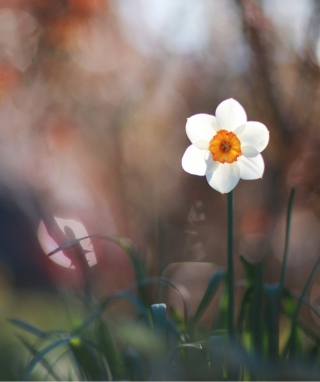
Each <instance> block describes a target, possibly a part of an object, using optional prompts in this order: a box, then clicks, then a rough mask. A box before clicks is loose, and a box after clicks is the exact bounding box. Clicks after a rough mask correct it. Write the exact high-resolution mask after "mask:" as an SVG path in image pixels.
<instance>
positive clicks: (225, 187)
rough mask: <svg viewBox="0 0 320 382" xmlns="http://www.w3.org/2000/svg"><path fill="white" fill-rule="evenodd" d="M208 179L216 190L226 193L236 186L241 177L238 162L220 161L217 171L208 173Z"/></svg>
mask: <svg viewBox="0 0 320 382" xmlns="http://www.w3.org/2000/svg"><path fill="white" fill-rule="evenodd" d="M206 175H207V181H208V182H209V184H210V186H211V187H212V188H214V189H215V190H217V191H219V192H221V194H224V193H226V192H230V191H231V190H233V189H234V188H235V186H236V185H237V184H238V182H239V179H240V169H239V165H238V163H236V162H234V163H231V164H229V163H224V164H222V163H220V164H219V166H218V167H217V168H216V170H215V171H213V172H212V173H209V172H208V173H207V174H206Z"/></svg>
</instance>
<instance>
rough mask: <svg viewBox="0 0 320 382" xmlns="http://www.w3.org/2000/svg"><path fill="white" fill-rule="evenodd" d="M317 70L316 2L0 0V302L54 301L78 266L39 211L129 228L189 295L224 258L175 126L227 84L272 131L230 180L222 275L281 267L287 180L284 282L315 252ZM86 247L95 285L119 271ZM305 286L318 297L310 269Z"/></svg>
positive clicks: (206, 107)
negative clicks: (55, 257) (247, 176)
mask: <svg viewBox="0 0 320 382" xmlns="http://www.w3.org/2000/svg"><path fill="white" fill-rule="evenodd" d="M319 80H320V4H319V2H318V1H316V0H294V1H292V0H282V1H281V2H280V1H277V0H261V1H258V0H187V1H186V0H174V1H171V0H133V1H130V0H113V1H111V0H49V1H48V0H0V274H1V277H0V283H1V287H0V308H1V312H2V314H1V316H2V317H3V318H5V317H8V316H12V315H16V316H18V317H20V318H21V319H25V320H28V319H29V320H31V321H32V320H33V321H34V322H38V323H39V324H40V325H44V326H50V325H52V322H55V320H56V319H61V316H63V314H64V313H63V307H62V306H61V305H59V302H58V299H57V297H56V294H55V293H56V292H55V291H56V289H57V288H60V289H61V288H62V289H63V288H67V289H68V288H71V289H72V288H75V289H76V288H77V287H78V286H79V277H78V275H77V274H76V272H75V271H74V270H73V269H70V267H69V268H68V267H67V268H63V267H61V266H60V265H58V264H56V263H54V262H52V261H51V260H50V259H48V258H47V257H46V256H45V249H46V247H45V245H44V244H43V241H44V240H45V239H44V238H43V237H42V238H40V241H41V240H42V243H39V237H38V229H39V225H40V222H41V221H42V222H43V223H42V224H44V226H45V227H46V228H47V235H49V236H50V237H51V238H52V239H54V240H55V241H56V242H59V241H62V240H63V239H66V235H65V233H64V232H63V229H62V230H61V229H59V228H57V225H56V224H55V220H54V217H58V218H60V219H69V220H70V219H72V220H76V221H78V222H81V224H82V225H83V227H84V228H85V230H86V231H87V232H89V233H91V232H105V233H111V232H118V233H119V234H121V235H124V236H126V237H129V238H130V239H131V240H132V242H133V243H134V245H135V246H136V248H137V249H138V250H139V251H143V253H144V254H145V255H146V256H147V259H148V267H149V271H150V274H154V275H157V274H160V273H161V272H164V273H163V274H164V275H165V276H166V277H170V278H172V279H173V280H176V281H177V282H179V283H181V284H182V285H184V286H185V288H186V290H187V292H188V293H189V297H190V300H191V305H192V304H195V301H197V299H198V298H199V296H200V295H201V293H202V292H203V288H205V285H206V281H207V279H208V277H209V276H210V273H211V272H212V269H215V268H217V267H222V266H225V265H226V240H225V237H226V196H225V195H221V194H219V193H218V192H216V191H214V190H213V189H211V188H210V187H209V186H208V184H207V182H206V179H205V177H197V176H192V175H190V174H187V173H185V172H183V170H182V168H181V158H182V155H183V153H184V151H185V149H186V147H187V146H188V145H189V141H188V139H187V137H186V134H185V123H186V119H187V118H188V117H190V116H191V115H193V114H197V113H208V114H214V113H215V109H216V107H217V105H218V104H219V103H220V102H221V101H223V100H224V99H227V98H230V97H233V98H235V99H237V100H238V101H239V102H240V103H241V104H242V105H243V106H244V108H245V109H246V111H247V115H248V119H249V120H257V121H260V122H262V123H264V124H265V125H266V126H267V127H268V129H269V131H270V143H269V145H268V147H267V149H266V150H265V151H264V153H263V157H264V159H265V163H266V170H265V175H264V177H263V179H262V180H257V181H240V183H239V185H238V186H237V188H236V189H235V227H236V228H235V235H236V254H235V255H236V273H237V279H238V280H239V283H240V284H241V279H242V277H243V269H242V267H241V264H240V261H239V254H243V255H244V256H245V257H247V258H248V259H249V260H250V261H259V260H261V259H263V260H264V263H265V279H266V280H267V281H268V282H270V283H272V282H277V281H278V280H279V277H280V269H281V260H282V256H283V249H284V231H285V213H286V205H287V201H288V195H289V192H290V189H291V187H292V186H295V187H296V190H297V192H296V199H295V204H294V211H293V221H292V237H291V243H290V252H289V259H288V270H287V279H286V283H287V285H288V286H289V287H290V288H292V289H293V290H296V291H297V293H298V291H299V290H301V289H302V287H303V285H304V283H305V281H306V278H307V276H308V274H309V272H310V270H311V268H312V266H313V264H314V262H315V261H316V259H317V257H318V256H319V250H320V240H319V237H320V236H319V233H320V220H319V219H320V198H319V197H320V150H319V148H320V129H319V121H320V81H319ZM75 233H76V234H77V232H76V230H75ZM41 244H42V245H41ZM91 245H92V250H93V251H94V254H95V258H96V261H97V265H95V266H94V267H93V268H92V272H93V274H94V280H95V288H96V292H97V295H105V294H106V293H108V292H110V291H114V290H117V289H119V288H124V287H126V286H127V285H129V284H130V283H131V282H132V281H133V275H132V270H131V267H130V263H129V261H128V259H127V258H126V256H125V254H124V253H122V251H121V250H119V249H118V248H117V247H115V246H114V245H111V244H106V243H104V242H101V241H99V240H96V241H94V240H93V241H92V243H91ZM169 263H175V264H174V265H171V266H169V267H168V264H169ZM240 289H241V288H239V290H240ZM239 293H240V294H241V291H240V292H239ZM48 296H49V298H48ZM309 297H310V299H311V301H312V302H313V303H314V304H315V305H316V306H319V304H320V280H319V274H318V275H317V276H316V277H315V279H314V282H313V285H312V288H310V290H309ZM168 298H170V296H169V297H168ZM172 299H173V300H172V301H174V296H173V297H172ZM45 312H47V313H45ZM303 315H304V320H305V321H306V322H308V324H309V325H311V326H312V327H313V330H315V331H318V333H319V332H320V329H319V327H318V324H319V320H318V319H317V318H316V316H315V315H314V314H313V313H312V312H310V311H309V310H307V309H306V310H305V311H304V312H303ZM57 317H58V318H57ZM3 327H4V328H5V329H4V330H3V331H4V332H6V334H1V335H2V336H5V335H6V336H7V337H8V338H9V335H12V331H10V330H11V329H10V330H9V329H8V328H9V326H8V325H5V324H4V325H3ZM7 329H8V330H7ZM8 333H9V334H8ZM8 341H9V342H10V340H9V339H8ZM10 343H11V342H10ZM12 346H13V345H12ZM6 376H7V379H8V375H6Z"/></svg>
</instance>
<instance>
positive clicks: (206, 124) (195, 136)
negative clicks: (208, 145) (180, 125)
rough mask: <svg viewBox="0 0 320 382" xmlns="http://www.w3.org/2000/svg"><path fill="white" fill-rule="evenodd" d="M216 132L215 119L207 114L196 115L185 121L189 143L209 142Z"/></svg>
mask: <svg viewBox="0 0 320 382" xmlns="http://www.w3.org/2000/svg"><path fill="white" fill-rule="evenodd" d="M216 132H217V125H216V119H215V117H214V116H213V115H209V114H196V115H193V116H192V117H190V118H188V119H187V124H186V133H187V136H188V138H189V139H190V141H191V143H195V142H197V141H207V142H209V141H210V140H211V139H212V138H213V137H214V136H215V135H216Z"/></svg>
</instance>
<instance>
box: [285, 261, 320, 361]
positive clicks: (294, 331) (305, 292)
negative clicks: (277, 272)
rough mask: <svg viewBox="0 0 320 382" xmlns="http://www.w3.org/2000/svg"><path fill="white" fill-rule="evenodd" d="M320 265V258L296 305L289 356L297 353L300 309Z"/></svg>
mask: <svg viewBox="0 0 320 382" xmlns="http://www.w3.org/2000/svg"><path fill="white" fill-rule="evenodd" d="M319 265H320V256H319V258H318V260H317V261H316V263H315V265H314V266H313V268H312V270H311V272H310V275H309V277H308V279H307V282H306V283H305V286H304V288H303V290H302V293H301V295H300V297H299V300H298V303H297V305H296V308H295V311H294V313H293V315H292V321H291V333H290V337H289V340H288V346H287V347H286V349H288V351H289V354H290V355H294V353H295V349H296V334H297V332H296V326H297V322H298V317H299V312H300V308H301V305H302V303H303V301H304V299H305V296H306V294H307V291H308V289H309V286H310V284H311V281H312V279H313V276H314V274H315V273H316V270H317V269H318V266H319Z"/></svg>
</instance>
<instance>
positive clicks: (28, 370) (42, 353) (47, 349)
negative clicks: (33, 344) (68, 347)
mask: <svg viewBox="0 0 320 382" xmlns="http://www.w3.org/2000/svg"><path fill="white" fill-rule="evenodd" d="M69 340H70V338H69V337H66V338H62V339H59V340H56V341H54V342H52V343H51V344H50V345H48V346H47V347H45V348H44V349H43V350H41V351H40V352H39V353H38V354H37V355H36V356H35V357H34V358H33V359H32V360H31V362H30V363H29V364H28V366H27V368H26V371H25V373H24V376H23V380H25V381H27V380H28V379H29V378H30V375H31V373H32V371H33V369H34V368H35V366H36V365H37V364H38V363H39V362H42V360H43V358H44V357H45V355H47V354H48V353H50V352H51V351H52V350H54V349H56V348H58V347H59V346H61V345H64V344H66V343H68V342H69Z"/></svg>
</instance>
